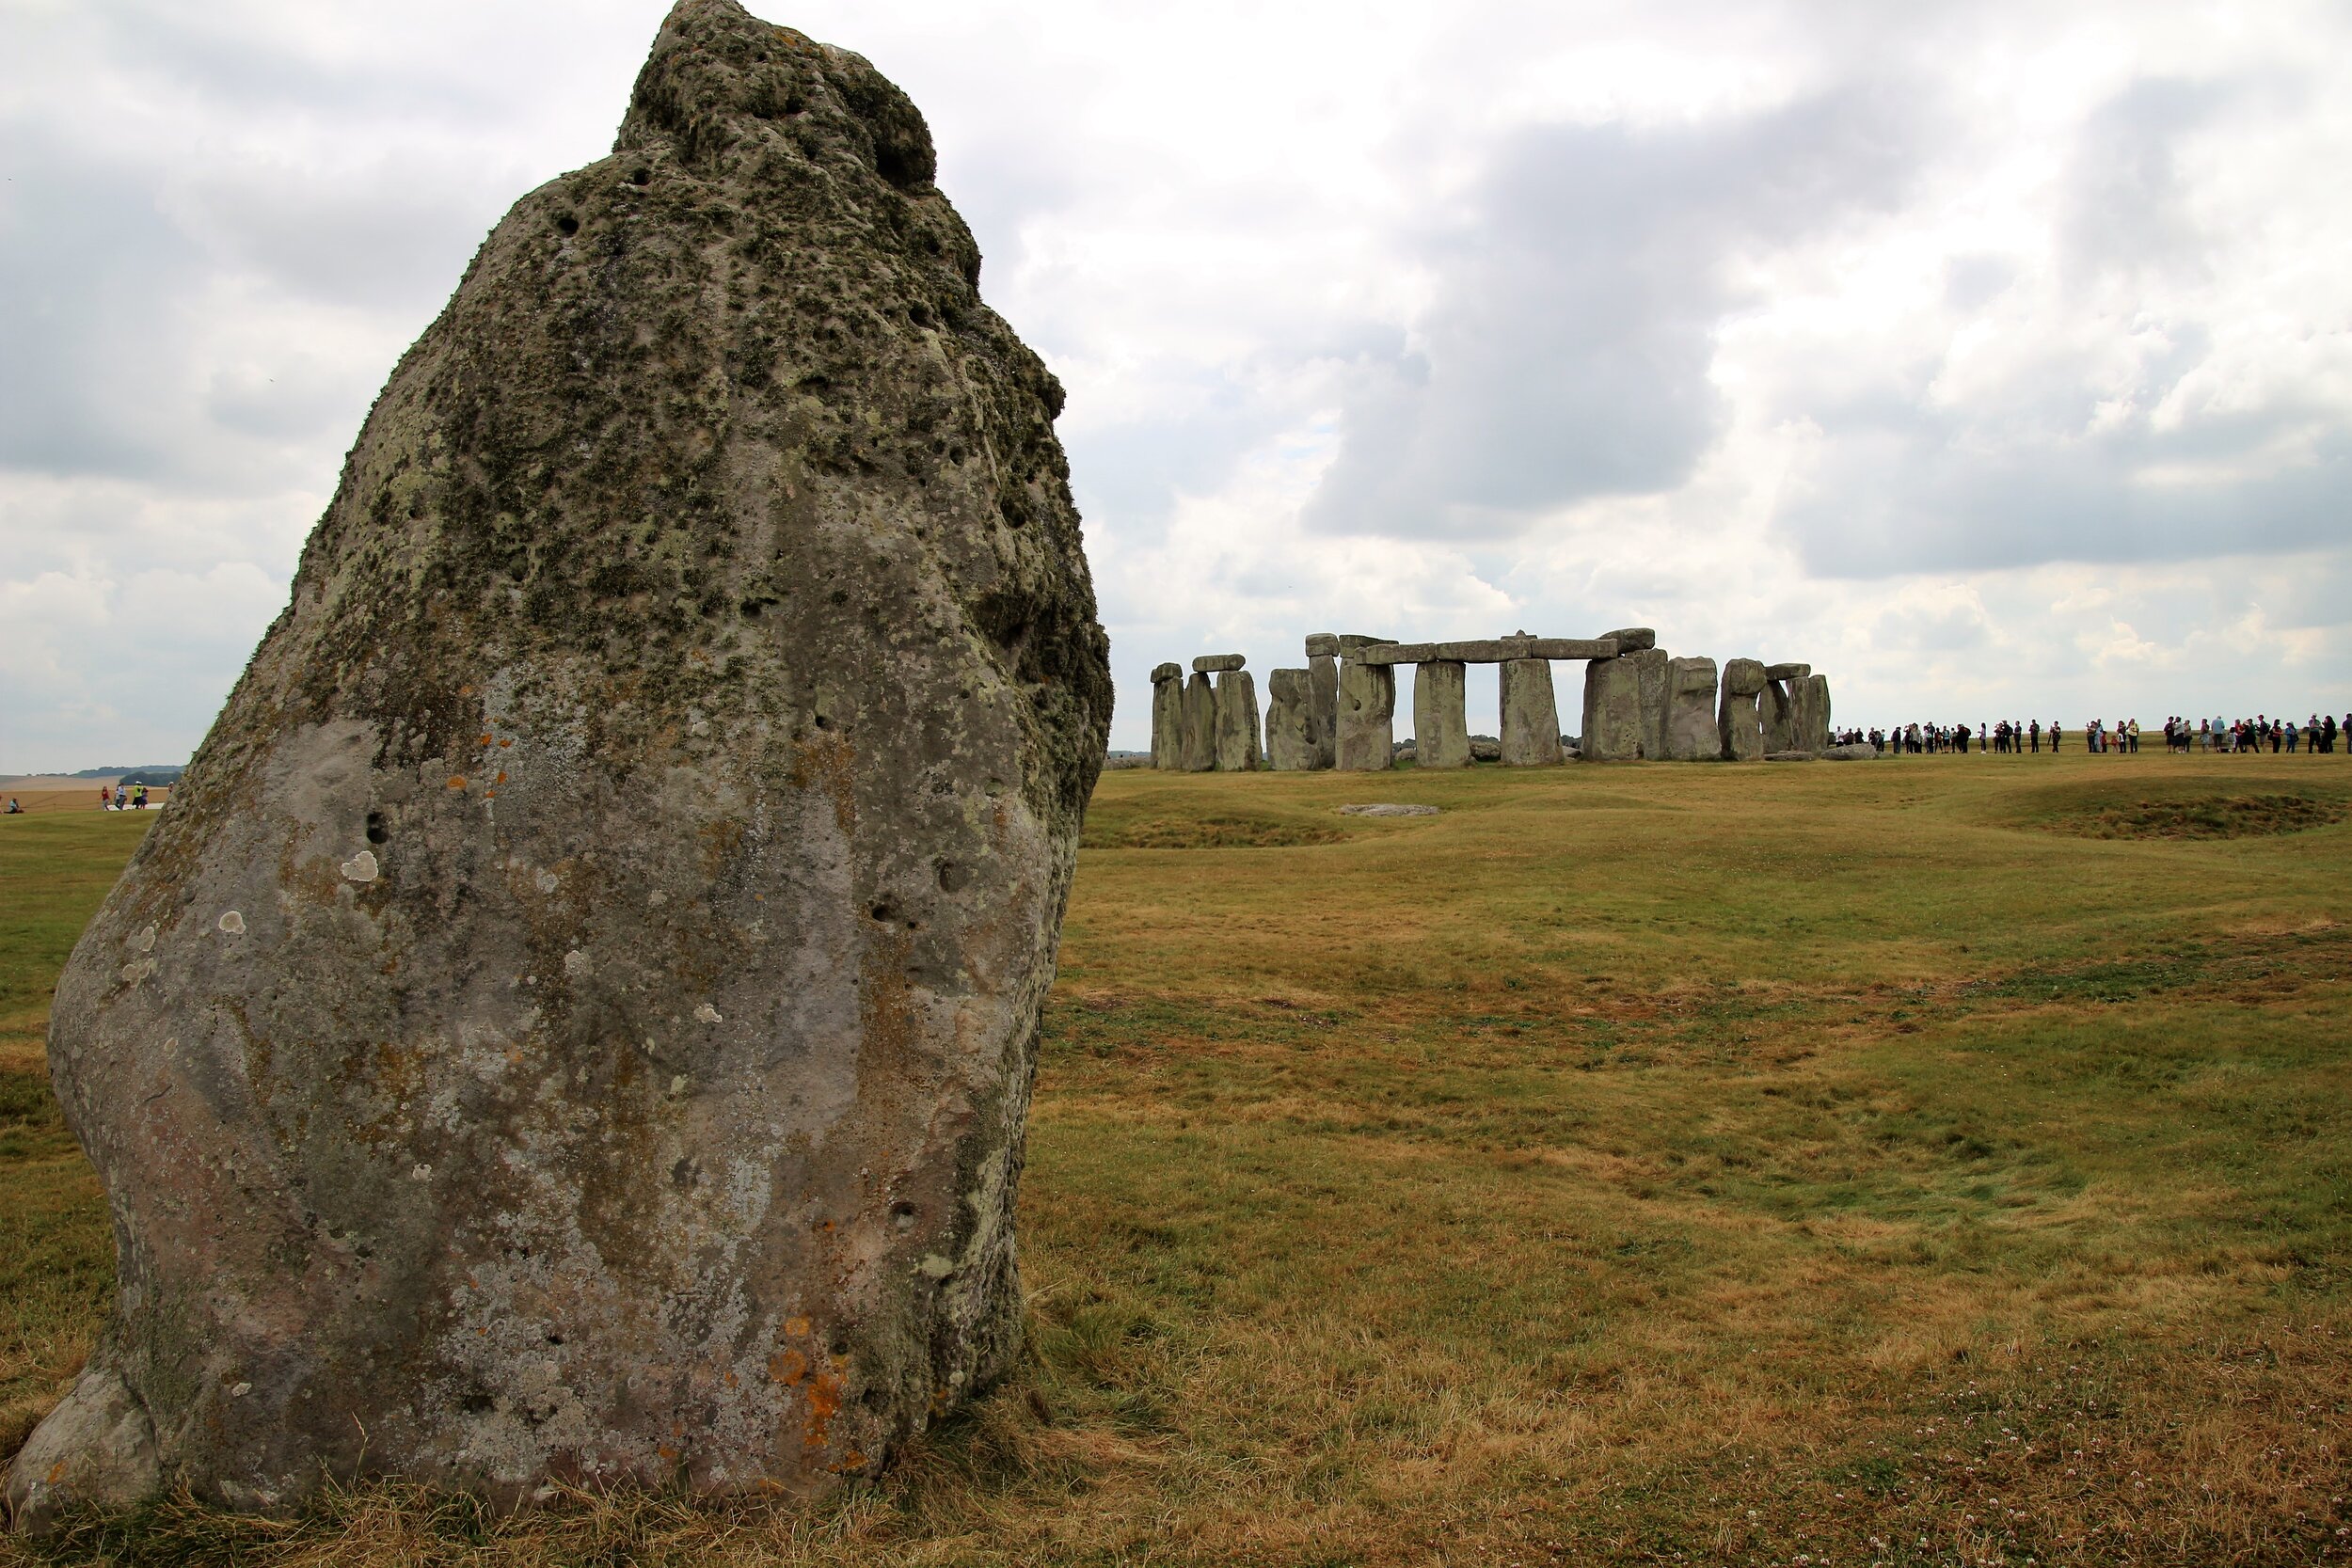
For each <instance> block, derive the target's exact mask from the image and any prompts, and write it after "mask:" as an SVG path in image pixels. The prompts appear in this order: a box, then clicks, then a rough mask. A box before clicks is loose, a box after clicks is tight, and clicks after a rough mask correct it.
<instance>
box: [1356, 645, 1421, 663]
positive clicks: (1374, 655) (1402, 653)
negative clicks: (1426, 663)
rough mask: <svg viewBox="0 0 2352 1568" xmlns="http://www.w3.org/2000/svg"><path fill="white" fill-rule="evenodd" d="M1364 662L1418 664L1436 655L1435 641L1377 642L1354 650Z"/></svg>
mask: <svg viewBox="0 0 2352 1568" xmlns="http://www.w3.org/2000/svg"><path fill="white" fill-rule="evenodd" d="M1356 657H1358V658H1359V659H1361V660H1363V661H1364V662H1365V663H1366V664H1419V663H1421V662H1422V660H1423V659H1430V658H1435V657H1438V645H1437V644H1436V643H1435V642H1379V643H1375V644H1373V645H1371V646H1369V647H1363V648H1359V649H1357V650H1356Z"/></svg>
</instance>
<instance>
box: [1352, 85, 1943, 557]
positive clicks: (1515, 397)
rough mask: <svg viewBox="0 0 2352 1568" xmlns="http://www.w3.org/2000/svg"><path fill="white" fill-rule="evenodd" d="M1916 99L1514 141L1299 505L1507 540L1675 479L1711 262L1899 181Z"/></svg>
mask: <svg viewBox="0 0 2352 1568" xmlns="http://www.w3.org/2000/svg"><path fill="white" fill-rule="evenodd" d="M1913 129H1914V126H1913V122H1912V120H1911V118H1910V113H1909V111H1903V110H1899V109H1897V108H1896V107H1895V106H1894V105H1893V104H1892V103H1890V102H1889V101H1888V100H1887V99H1886V98H1883V97H1880V96H1874V95H1869V94H1858V93H1848V94H1839V95H1832V96H1827V97H1823V98H1820V99H1816V100H1813V101H1810V102H1807V103H1801V104H1798V105H1796V106H1793V107H1790V108H1786V109H1782V110H1779V111H1776V112H1773V113H1770V114H1766V115H1761V116H1757V117H1754V118H1750V119H1742V120H1739V121H1734V122H1725V123H1715V124H1709V125H1704V126H1699V127H1695V128H1689V129H1671V130H1658V131H1633V130H1628V129H1625V128H1623V127H1619V126H1600V127H1588V126H1554V127H1546V128H1542V129H1538V130H1533V131H1528V132H1523V133H1520V134H1519V135H1517V136H1515V137H1513V138H1512V140H1511V141H1510V142H1509V143H1508V144H1507V145H1506V146H1505V147H1504V149H1503V150H1502V152H1501V153H1500V155H1499V156H1498V157H1497V158H1496V159H1495V161H1494V163H1493V165H1492V166H1491V167H1490V169H1489V171H1488V174H1487V177H1486V181H1485V182H1484V183H1483V185H1482V186H1481V188H1480V189H1479V191H1478V192H1477V195H1476V198H1475V200H1474V204H1473V209H1472V212H1471V214H1470V218H1469V220H1468V221H1467V222H1465V223H1464V224H1462V225H1461V226H1460V227H1459V228H1458V229H1457V230H1454V231H1452V232H1450V233H1447V234H1444V235H1442V236H1439V237H1438V238H1437V239H1436V240H1435V241H1434V242H1432V243H1431V244H1430V245H1428V247H1427V258H1428V261H1429V262H1430V264H1431V265H1432V266H1433V268H1434V269H1435V270H1436V271H1437V273H1438V277H1439V285H1438V302H1437V304H1436V306H1435V307H1434V308H1433V309H1432V310H1431V311H1430V313H1429V316H1428V318H1427V320H1426V321H1425V322H1424V323H1423V324H1422V331H1421V336H1420V347H1419V348H1418V350H1417V351H1416V352H1414V353H1409V354H1399V355H1397V356H1393V357H1392V358H1391V359H1390V360H1389V361H1388V362H1387V363H1385V364H1382V365H1378V366H1375V367H1371V368H1369V369H1368V371H1367V372H1366V373H1365V375H1364V376H1363V377H1362V379H1361V382H1360V384H1359V388H1358V389H1357V390H1356V391H1355V392H1354V394H1353V395H1352V396H1351V397H1350V399H1349V401H1348V403H1347V405H1346V439H1345V445H1344V447H1343V451H1342V452H1341V455H1340V457H1339V459H1338V461H1337V462H1336V463H1335V464H1334V466H1333V467H1332V470H1331V472H1330V473H1329V475H1328V476H1327V479H1326V482H1325V483H1324V485H1323V487H1322V489H1321V491H1320V492H1319V493H1318V495H1317V496H1316V497H1315V499H1314V500H1313V502H1312V503H1311V507H1310V509H1309V519H1308V520H1309V522H1310V524H1311V526H1314V527H1317V528H1320V529H1322V530H1325V531H1335V532H1374V533H1384V534H1390V535H1396V536H1406V537H1412V536H1419V537H1437V538H1450V539H1459V538H1465V537H1479V536H1485V537H1507V536H1509V535H1511V534H1513V533H1516V532H1518V531H1521V530H1522V529H1523V528H1524V527H1525V525H1526V523H1527V521H1528V519H1529V515H1530V514H1532V513H1534V512H1535V511H1536V510H1538V509H1541V508H1546V507H1553V506H1558V505H1562V504H1565V503H1568V502H1573V501H1577V500H1581V499H1586V498H1589V497H1595V496H1606V495H1625V494H1642V493H1652V492H1658V491H1663V490H1668V489H1672V488H1673V487H1675V486H1676V485H1677V484H1679V483H1681V482H1682V481H1683V480H1684V479H1686V478H1687V477H1688V476H1689V475H1690V473H1691V471H1692V467H1694V466H1695V465H1696V463H1697V462H1698V460H1699V458H1700V457H1701V456H1702V455H1703V454H1704V453H1705V452H1706V451H1707V450H1708V446H1709V445H1710V444H1711V443H1712V441H1713V440H1714V439H1715V437H1716V436H1717V434H1718V432H1719V430H1720V428H1721V425H1722V422H1723V418H1724V412H1723V409H1722V406H1721V399H1720V396H1719V394H1718V393H1717V391H1716V389H1715V388H1714V387H1713V385H1712V384H1711V382H1710V381H1709V380H1708V367H1709V365H1710V363H1711V361H1712V359H1713V356H1714V344H1715V334H1716V329H1717V324H1718V323H1719V322H1720V321H1721V320H1722V318H1723V316H1724V313H1725V312H1727V311H1728V310H1730V309H1734V308H1736V306H1737V304H1738V303H1739V296H1738V293H1737V291H1736V288H1735V286H1734V284H1733V283H1732V281H1731V280H1730V279H1729V277H1727V276H1726V267H1725V263H1726V262H1727V261H1729V260H1730V258H1731V257H1732V256H1733V255H1734V254H1735V253H1736V252H1737V251H1738V250H1740V248H1741V247H1743V246H1748V245H1778V244H1786V243H1788V242H1789V241H1791V240H1794V239H1796V238H1798V237H1800V236H1802V235H1804V234H1808V233H1811V232H1815V231H1817V230H1821V229H1823V228H1825V227H1828V226H1831V225H1834V224H1836V223H1838V222H1840V221H1842V220H1843V219H1844V218H1845V217H1847V216H1848V215H1850V214H1852V213H1853V212H1854V211H1856V210H1857V209H1859V208H1867V207H1876V206H1880V205H1883V204H1884V203H1886V202H1888V201H1890V200H1892V199H1893V198H1895V197H1896V196H1897V195H1898V194H1899V190H1900V188H1901V186H1902V184H1903V182H1904V179H1905V176H1906V174H1907V173H1908V172H1909V169H1910V167H1911V162H1912V160H1911V156H1910V153H1909V142H1910V139H1911V133H1912V131H1913Z"/></svg>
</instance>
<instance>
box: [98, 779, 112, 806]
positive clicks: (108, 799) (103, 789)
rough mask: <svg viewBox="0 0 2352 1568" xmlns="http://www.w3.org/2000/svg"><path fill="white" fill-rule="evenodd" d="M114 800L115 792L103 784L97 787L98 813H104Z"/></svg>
mask: <svg viewBox="0 0 2352 1568" xmlns="http://www.w3.org/2000/svg"><path fill="white" fill-rule="evenodd" d="M114 800H115V792H114V791H113V790H112V789H109V788H108V787H107V786H106V785H104V784H100V785H99V786H98V809H99V810H100V811H104V810H105V809H106V808H107V807H108V806H111V805H113V804H114Z"/></svg>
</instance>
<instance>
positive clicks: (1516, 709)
mask: <svg viewBox="0 0 2352 1568" xmlns="http://www.w3.org/2000/svg"><path fill="white" fill-rule="evenodd" d="M1497 668H1498V670H1499V671H1500V673H1501V683H1500V684H1501V687H1502V736H1501V739H1502V762H1503V766H1505V767H1507V768H1540V767H1545V766H1548V765H1549V764H1551V763H1555V762H1558V761H1559V760H1560V702H1559V699H1558V697H1557V696H1555V695H1554V694H1553V691H1552V688H1551V661H1550V660H1549V659H1545V658H1510V659H1504V660H1503V661H1502V664H1501V665H1499V666H1498V667H1497Z"/></svg>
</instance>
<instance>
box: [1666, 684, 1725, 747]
mask: <svg viewBox="0 0 2352 1568" xmlns="http://www.w3.org/2000/svg"><path fill="white" fill-rule="evenodd" d="M1664 741H1665V744H1664V747H1663V749H1662V750H1661V753H1660V754H1661V755H1662V756H1663V757H1664V758H1665V759H1666V760H1667V761H1668V762H1713V761H1715V760H1716V759H1717V758H1718V757H1720V756H1721V755H1722V754H1723V750H1724V742H1723V736H1721V735H1720V734H1718V733H1717V731H1716V728H1715V661H1714V660H1713V659H1711V658H1674V659H1668V660H1667V661H1666V720H1665V736H1664Z"/></svg>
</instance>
